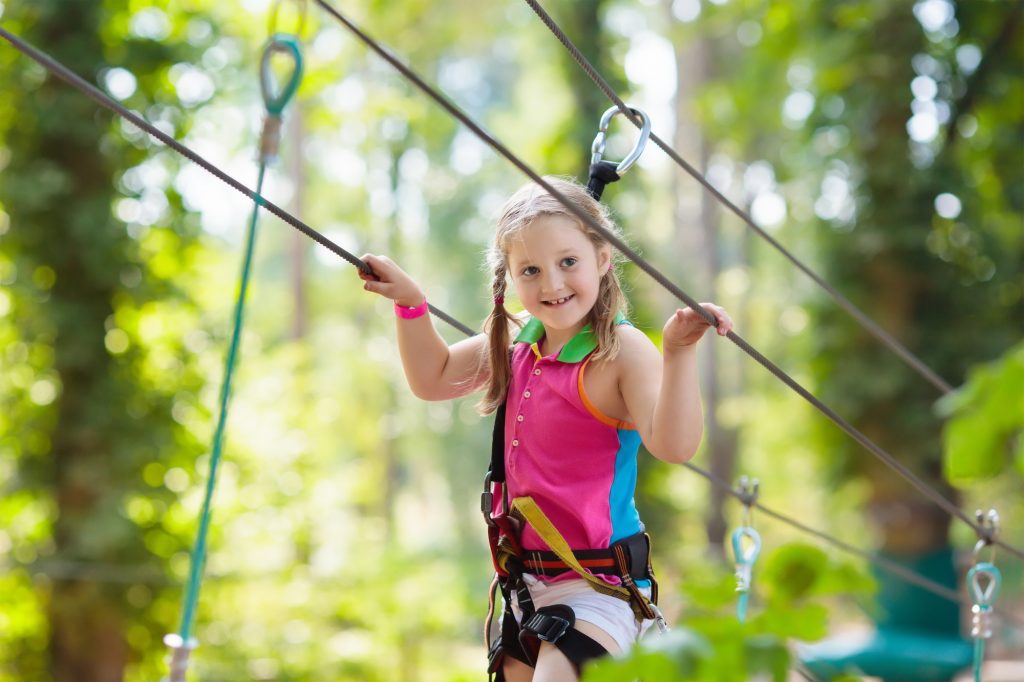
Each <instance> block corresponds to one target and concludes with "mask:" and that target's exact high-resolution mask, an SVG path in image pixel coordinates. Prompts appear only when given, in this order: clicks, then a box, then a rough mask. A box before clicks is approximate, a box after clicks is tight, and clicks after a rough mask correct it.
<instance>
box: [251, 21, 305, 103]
mask: <svg viewBox="0 0 1024 682" xmlns="http://www.w3.org/2000/svg"><path fill="white" fill-rule="evenodd" d="M275 54H284V55H287V56H289V57H291V61H292V69H291V75H290V76H289V78H288V80H287V81H286V82H285V84H284V86H283V87H281V88H280V91H279V92H277V93H276V94H275V92H274V90H275V89H276V87H277V85H278V84H277V83H276V82H275V81H276V79H275V77H274V72H273V70H272V69H271V68H270V60H271V59H272V58H273V56H274V55H275ZM301 80H302V48H301V46H300V45H299V39H298V38H297V37H296V36H295V35H292V34H290V33H274V34H272V35H271V36H270V40H269V41H267V46H266V47H265V48H263V57H262V59H261V60H260V90H261V91H262V93H263V104H264V106H265V107H266V109H267V113H268V114H270V115H271V116H276V117H279V118H280V116H281V113H282V112H283V111H284V108H285V106H286V105H287V104H288V102H289V101H290V100H291V98H292V97H293V96H294V95H295V91H296V90H298V89H299V81H301Z"/></svg>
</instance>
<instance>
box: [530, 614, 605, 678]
mask: <svg viewBox="0 0 1024 682" xmlns="http://www.w3.org/2000/svg"><path fill="white" fill-rule="evenodd" d="M575 625H576V613H575V612H574V611H573V610H572V609H571V608H570V607H568V606H566V605H565V604H553V605H551V606H545V607H543V608H540V609H537V611H536V612H535V613H534V614H533V615H532V616H530V617H529V618H525V617H524V618H523V625H522V629H521V630H520V631H519V643H520V645H521V646H522V647H523V648H524V649H529V648H530V647H529V643H531V642H533V643H535V644H536V646H535V647H534V651H535V653H534V659H533V660H534V663H536V661H537V657H536V652H538V651H539V650H540V643H541V642H548V643H550V644H553V645H554V646H555V647H557V648H558V650H559V651H561V652H562V653H563V654H565V657H566V658H568V659H569V660H570V661H571V662H572V664H573V665H574V666H576V672H577V673H578V672H579V670H580V668H582V667H583V664H584V663H586V662H587V661H591V660H593V659H595V658H600V657H601V656H604V655H606V654H607V653H608V650H607V649H605V648H604V647H603V646H602V645H601V644H599V643H598V642H597V641H596V640H595V639H593V638H592V637H590V636H588V635H585V634H583V633H582V632H580V631H579V630H577V629H576V628H575Z"/></svg>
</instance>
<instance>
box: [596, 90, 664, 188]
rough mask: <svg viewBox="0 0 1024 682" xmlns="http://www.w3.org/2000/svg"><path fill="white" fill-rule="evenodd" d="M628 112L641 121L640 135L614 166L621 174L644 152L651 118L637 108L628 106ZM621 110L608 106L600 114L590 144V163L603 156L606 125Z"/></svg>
mask: <svg viewBox="0 0 1024 682" xmlns="http://www.w3.org/2000/svg"><path fill="white" fill-rule="evenodd" d="M629 110H630V112H632V113H633V115H634V116H636V117H638V118H639V119H640V121H641V123H642V125H641V128H640V137H638V138H637V140H636V143H635V144H634V145H633V149H632V150H631V151H630V152H629V154H627V155H626V158H624V159H623V160H622V161H619V163H618V165H617V166H615V172H616V173H618V174H619V175H622V174H623V173H625V172H626V171H628V170H629V169H630V168H631V167H632V166H633V164H634V163H636V160H637V159H639V158H640V155H641V154H643V152H644V147H645V146H646V145H647V140H648V138H650V136H651V119H650V117H648V116H647V114H645V113H644V112H642V111H640V110H639V109H634V108H633V107H630V108H629ZM621 113H622V111H621V110H620V109H619V108H618V107H617V106H616V107H609V108H608V110H607V111H605V112H604V114H603V115H602V116H601V122H600V124H598V127H597V137H595V138H594V142H593V144H592V145H590V152H591V154H592V156H591V157H590V165H591V166H594V165H596V164H598V163H600V162H601V160H602V157H603V156H604V149H605V145H606V144H607V133H608V126H609V125H610V124H611V122H612V118H614V117H615V115H616V114H621Z"/></svg>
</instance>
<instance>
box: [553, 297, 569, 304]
mask: <svg viewBox="0 0 1024 682" xmlns="http://www.w3.org/2000/svg"><path fill="white" fill-rule="evenodd" d="M569 298H570V297H569V296H566V297H565V298H558V299H555V300H554V301H548V303H550V304H551V305H559V304H561V303H565V302H566V301H568V300H569Z"/></svg>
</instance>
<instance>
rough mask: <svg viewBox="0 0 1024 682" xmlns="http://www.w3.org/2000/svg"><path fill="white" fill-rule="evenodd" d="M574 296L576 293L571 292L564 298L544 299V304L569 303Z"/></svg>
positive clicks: (557, 304)
mask: <svg viewBox="0 0 1024 682" xmlns="http://www.w3.org/2000/svg"><path fill="white" fill-rule="evenodd" d="M574 298H576V294H569V295H568V296H565V297H564V298H556V299H553V300H551V301H543V303H544V305H549V306H559V305H563V304H565V303H568V302H569V301H571V300H572V299H574Z"/></svg>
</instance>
